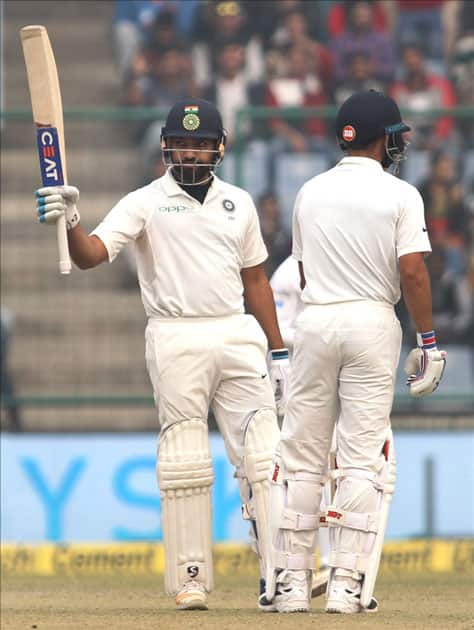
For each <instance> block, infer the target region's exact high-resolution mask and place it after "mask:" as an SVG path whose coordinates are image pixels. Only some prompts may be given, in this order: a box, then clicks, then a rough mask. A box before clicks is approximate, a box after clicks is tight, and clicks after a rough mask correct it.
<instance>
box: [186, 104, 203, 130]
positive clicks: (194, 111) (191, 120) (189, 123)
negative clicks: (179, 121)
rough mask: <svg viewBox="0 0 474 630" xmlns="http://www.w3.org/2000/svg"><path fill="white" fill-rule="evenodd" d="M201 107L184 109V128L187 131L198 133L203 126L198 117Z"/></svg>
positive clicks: (193, 106) (189, 106)
mask: <svg viewBox="0 0 474 630" xmlns="http://www.w3.org/2000/svg"><path fill="white" fill-rule="evenodd" d="M198 112H199V107H198V106H197V105H186V107H185V108H184V118H183V127H184V128H185V129H186V131H196V129H198V128H199V125H200V124H201V121H200V119H199V116H198Z"/></svg>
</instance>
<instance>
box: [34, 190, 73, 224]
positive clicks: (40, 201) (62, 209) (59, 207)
mask: <svg viewBox="0 0 474 630" xmlns="http://www.w3.org/2000/svg"><path fill="white" fill-rule="evenodd" d="M35 197H36V211H37V213H38V221H39V222H40V223H46V224H47V225H56V222H57V220H58V219H59V217H60V216H62V215H64V216H65V217H66V227H67V229H68V230H72V228H73V227H76V225H77V224H78V223H79V221H80V220H81V217H80V215H79V210H78V209H77V207H76V203H77V202H78V201H79V190H78V189H77V188H76V187H75V186H46V187H45V188H39V189H38V190H37V191H36V192H35Z"/></svg>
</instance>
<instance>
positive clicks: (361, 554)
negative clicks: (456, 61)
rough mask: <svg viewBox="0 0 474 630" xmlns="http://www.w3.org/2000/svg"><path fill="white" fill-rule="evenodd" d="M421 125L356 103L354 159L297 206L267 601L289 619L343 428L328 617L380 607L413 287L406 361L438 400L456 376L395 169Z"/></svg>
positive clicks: (351, 132)
mask: <svg viewBox="0 0 474 630" xmlns="http://www.w3.org/2000/svg"><path fill="white" fill-rule="evenodd" d="M408 130H409V127H408V126H407V125H406V124H405V123H403V122H402V119H401V115H400V111H399V109H398V107H397V105H396V103H395V101H393V99H391V98H390V97H387V96H385V95H384V94H382V93H381V92H376V91H371V90H369V91H367V92H358V93H355V94H353V95H352V96H351V97H349V98H348V99H347V100H346V101H345V102H344V103H343V104H342V106H341V107H340V109H339V111H338V115H337V118H336V133H337V137H338V141H339V143H340V145H341V147H342V148H343V149H344V150H345V151H347V154H348V155H347V157H344V158H343V159H342V160H341V161H340V162H339V163H338V164H337V165H336V166H335V167H334V168H332V169H330V170H329V171H327V172H325V173H323V174H321V175H318V176H316V177H314V178H312V179H310V180H309V181H308V182H306V183H305V184H304V185H303V187H302V188H301V190H300V191H299V193H298V196H297V198H296V202H295V208H294V214H293V256H294V257H295V258H296V259H297V260H298V263H299V267H300V275H301V286H302V287H304V289H303V293H302V300H303V302H304V304H305V308H304V311H303V312H302V313H301V314H300V315H299V317H298V319H297V322H296V333H295V339H294V348H293V361H292V377H291V382H290V391H289V398H288V403H287V411H286V415H285V418H284V421H283V426H282V432H281V439H280V443H279V445H278V447H277V451H276V455H275V466H274V472H273V475H272V486H271V509H270V517H269V520H270V531H271V538H272V556H271V561H272V563H273V567H272V569H271V571H269V572H268V575H267V598H268V599H272V598H273V601H274V603H275V606H276V608H277V610H278V611H279V612H306V611H308V610H309V592H310V584H311V582H310V576H311V572H312V568H313V564H314V551H315V545H316V533H317V527H318V524H319V518H318V516H319V514H318V513H319V506H320V501H321V488H322V486H321V484H322V483H323V482H324V480H325V478H326V474H327V460H328V453H329V449H330V444H331V437H332V434H333V430H334V427H335V426H336V436H337V466H338V468H337V470H336V471H334V475H335V476H336V480H337V488H336V492H335V496H334V501H333V505H330V506H329V507H328V509H327V517H326V518H327V522H328V524H329V526H330V542H331V544H330V558H329V566H330V569H331V571H330V576H329V584H328V591H327V604H326V611H327V612H329V613H349V614H350V613H360V612H375V611H376V610H377V607H378V604H377V601H376V600H375V599H374V598H373V597H372V595H373V590H374V586H375V580H376V576H377V572H378V566H379V561H380V555H381V551H382V543H383V538H384V533H385V528H386V523H387V516H388V509H389V505H390V501H391V497H392V494H393V490H394V484H395V456H394V450H393V438H392V435H391V428H390V412H391V408H392V403H393V396H394V385H395V375H396V369H397V364H398V360H399V354H400V346H401V327H400V323H399V321H398V319H397V317H396V315H395V313H394V305H395V304H396V303H397V302H398V300H399V299H400V293H401V292H400V284H401V286H402V289H403V295H404V299H405V303H406V305H407V308H408V311H409V313H410V315H411V317H412V319H413V320H414V322H415V325H416V329H417V331H418V333H417V342H418V347H417V348H416V349H415V350H412V352H411V353H410V354H409V356H408V358H407V363H406V366H405V369H406V372H407V374H408V375H409V376H408V384H409V387H410V393H411V394H412V395H413V396H424V395H426V394H430V393H431V392H433V391H434V390H435V389H436V387H437V386H438V384H439V381H440V379H441V377H442V373H443V370H444V366H445V353H444V352H443V351H440V350H438V349H437V345H436V336H435V332H434V331H433V323H432V306H431V290H430V281H429V276H428V272H427V270H426V267H425V263H424V256H425V254H426V253H427V252H430V251H431V246H430V242H429V238H428V234H427V229H426V223H425V217H424V209H423V201H422V199H421V196H420V194H419V193H418V191H417V190H416V188H414V187H413V186H411V185H410V184H408V183H406V182H404V181H401V180H399V179H397V178H396V177H394V176H393V175H392V174H391V173H389V172H385V171H384V169H388V168H391V167H392V166H396V165H397V164H398V162H399V161H400V160H402V159H403V158H404V156H405V150H406V145H405V141H404V139H403V133H404V132H405V131H408ZM336 420H337V424H336V425H335V423H336Z"/></svg>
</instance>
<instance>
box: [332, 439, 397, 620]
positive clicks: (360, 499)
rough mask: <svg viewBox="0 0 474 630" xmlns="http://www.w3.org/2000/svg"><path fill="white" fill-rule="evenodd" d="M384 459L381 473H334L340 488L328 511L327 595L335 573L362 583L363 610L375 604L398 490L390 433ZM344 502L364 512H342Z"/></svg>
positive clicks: (338, 471) (346, 471) (334, 471)
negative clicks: (376, 587) (386, 535)
mask: <svg viewBox="0 0 474 630" xmlns="http://www.w3.org/2000/svg"><path fill="white" fill-rule="evenodd" d="M381 458H382V460H383V465H382V468H381V471H380V473H378V474H377V473H374V472H370V471H364V470H360V469H336V470H332V471H331V474H332V476H333V477H335V478H336V479H337V483H338V488H337V493H336V496H335V497H334V499H333V504H332V505H330V506H328V508H327V511H326V522H327V525H328V527H329V537H330V547H331V552H330V557H329V566H330V567H331V574H330V578H329V586H328V592H329V590H330V588H331V585H332V581H333V579H334V578H335V576H336V572H338V574H339V575H345V576H347V577H352V578H353V579H355V580H362V591H361V597H360V604H361V606H362V607H363V608H368V607H369V605H370V603H371V601H372V596H373V592H374V587H375V580H376V578H377V573H378V569H379V564H380V557H381V554H382V546H383V541H384V536H385V529H386V526H387V519H388V512H389V508H390V503H391V501H392V496H393V492H394V489H395V480H396V462H395V452H394V447H393V436H392V433H391V432H390V435H389V437H388V438H387V440H386V441H385V442H384V445H383V449H382V453H381ZM349 489H350V490H349ZM351 492H352V493H353V494H350V493H351ZM344 502H345V503H347V502H349V503H351V504H352V505H353V506H354V507H360V508H361V511H358V512H355V511H349V510H345V509H343V508H342V507H341V504H343V503H344ZM368 504H371V505H372V511H369V510H367V505H368ZM364 508H365V510H366V511H363V510H364Z"/></svg>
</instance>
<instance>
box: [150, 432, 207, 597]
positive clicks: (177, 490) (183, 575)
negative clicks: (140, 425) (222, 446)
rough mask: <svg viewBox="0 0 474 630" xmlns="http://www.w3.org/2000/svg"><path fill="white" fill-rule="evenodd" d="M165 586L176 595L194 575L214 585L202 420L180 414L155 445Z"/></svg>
mask: <svg viewBox="0 0 474 630" xmlns="http://www.w3.org/2000/svg"><path fill="white" fill-rule="evenodd" d="M157 472H158V483H159V486H160V496H161V518H162V525H163V546H164V549H165V590H166V592H167V593H168V595H176V593H177V592H178V591H179V590H180V589H181V587H182V586H183V583H184V582H186V581H188V580H190V579H194V580H197V581H198V582H201V583H202V584H204V586H205V588H206V590H207V591H211V590H212V588H213V571H212V532H211V486H212V483H213V481H214V473H213V469H212V461H211V453H210V449H209V438H208V431H207V424H206V422H205V421H204V420H183V421H182V422H178V423H176V424H173V425H172V426H170V427H169V428H167V429H166V430H165V431H164V433H163V434H162V436H161V437H160V444H159V449H158V466H157Z"/></svg>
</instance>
